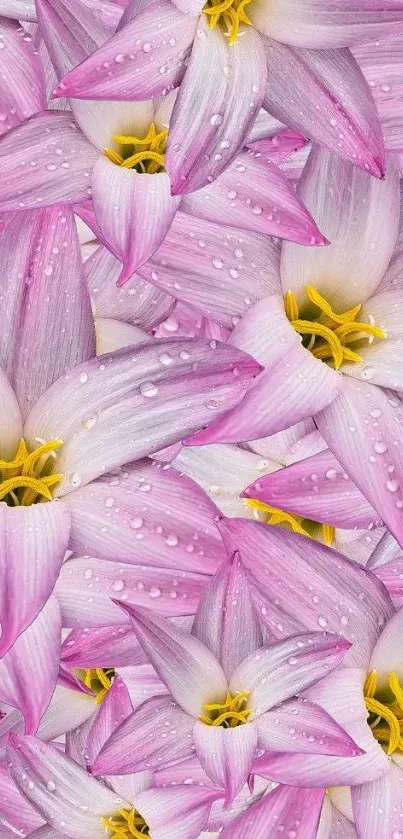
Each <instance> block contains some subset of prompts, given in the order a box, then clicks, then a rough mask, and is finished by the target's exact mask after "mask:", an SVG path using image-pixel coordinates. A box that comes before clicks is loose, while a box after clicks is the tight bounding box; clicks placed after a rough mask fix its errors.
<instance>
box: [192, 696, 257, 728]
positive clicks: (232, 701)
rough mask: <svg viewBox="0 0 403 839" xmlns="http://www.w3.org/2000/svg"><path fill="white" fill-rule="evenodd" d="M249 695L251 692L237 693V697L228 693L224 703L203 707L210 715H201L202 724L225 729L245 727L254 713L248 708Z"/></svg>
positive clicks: (214, 703)
mask: <svg viewBox="0 0 403 839" xmlns="http://www.w3.org/2000/svg"><path fill="white" fill-rule="evenodd" d="M249 693H250V691H249V690H244V691H242V693H236V694H235V696H232V694H231V693H230V692H229V691H227V695H226V697H225V701H224V702H213V703H212V704H209V705H203V711H207V712H208V713H207V714H201V715H200V717H199V720H200V722H204V723H205V724H206V725H213V726H214V727H218V726H222V727H223V728H236V727H237V726H238V725H244V724H245V723H246V722H248V717H249V716H250V714H251V713H252V710H251V708H248V707H247V701H248V696H249Z"/></svg>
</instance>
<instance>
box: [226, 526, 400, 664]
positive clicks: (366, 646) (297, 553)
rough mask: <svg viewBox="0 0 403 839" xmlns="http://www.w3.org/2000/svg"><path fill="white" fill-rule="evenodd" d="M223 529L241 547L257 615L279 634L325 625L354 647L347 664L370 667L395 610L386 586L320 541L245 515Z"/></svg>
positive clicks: (229, 543) (231, 544)
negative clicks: (385, 626) (377, 641)
mask: <svg viewBox="0 0 403 839" xmlns="http://www.w3.org/2000/svg"><path fill="white" fill-rule="evenodd" d="M220 532H221V534H222V536H223V539H224V543H225V546H226V548H227V551H228V552H229V554H231V553H232V552H233V551H236V550H238V551H239V553H240V555H241V559H242V562H243V564H244V566H245V568H246V570H247V572H248V581H249V584H250V585H251V587H252V591H253V595H254V599H255V604H256V605H257V606H258V608H259V615H261V619H262V620H263V622H264V623H265V624H266V625H267V627H268V629H269V631H270V632H271V633H272V635H273V636H274V637H275V638H279V637H280V638H281V637H284V636H287V635H293V634H294V635H295V634H296V633H298V632H300V631H303V630H304V629H311V630H317V629H318V628H322V629H323V628H326V629H327V630H328V631H330V632H335V633H336V634H343V636H344V637H346V638H348V640H349V641H351V642H352V644H353V646H352V648H351V650H350V651H349V652H348V653H347V655H346V657H345V663H346V662H347V661H348V662H352V661H354V662H358V663H359V666H360V667H361V666H362V667H366V666H367V664H368V663H369V659H370V655H371V652H372V649H373V647H374V645H375V643H376V640H377V638H378V636H379V630H380V627H382V626H383V625H384V624H385V623H386V621H387V620H389V618H390V617H391V615H392V614H393V608H392V605H391V602H390V600H389V597H388V596H387V593H386V591H385V589H384V588H383V586H382V585H381V584H380V583H379V582H378V580H376V578H375V577H374V576H373V575H372V574H369V573H368V572H367V571H365V570H364V569H362V568H360V567H359V566H358V565H357V564H356V563H354V562H350V561H349V560H347V559H344V557H342V556H341V555H340V554H338V553H336V552H335V551H332V550H330V548H326V547H325V546H324V545H321V544H320V543H319V542H316V541H314V540H311V541H309V542H307V540H306V538H305V537H304V536H300V535H299V534H297V533H291V532H290V531H288V530H283V529H282V530H278V529H277V528H275V527H270V526H269V525H267V524H262V523H260V522H252V521H248V520H246V519H226V520H224V521H222V522H221V523H220Z"/></svg>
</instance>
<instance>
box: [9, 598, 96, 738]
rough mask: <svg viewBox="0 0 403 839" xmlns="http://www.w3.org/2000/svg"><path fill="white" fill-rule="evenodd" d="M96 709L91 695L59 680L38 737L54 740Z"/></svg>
mask: <svg viewBox="0 0 403 839" xmlns="http://www.w3.org/2000/svg"><path fill="white" fill-rule="evenodd" d="M45 608H46V607H45ZM37 620H38V619H37ZM27 631H29V630H27ZM17 643H18V642H17ZM96 710H97V706H96V704H95V699H94V697H93V696H90V695H89V694H88V693H84V692H83V691H81V690H72V689H71V688H68V687H65V686H64V685H63V684H61V683H60V682H59V683H58V684H57V685H56V687H55V690H54V692H53V696H52V699H51V701H50V704H49V706H48V708H47V709H46V711H45V713H44V714H43V716H42V719H41V722H40V725H39V728H38V737H40V738H41V739H42V740H56V739H57V738H58V737H61V736H63V735H64V734H68V732H69V731H71V730H72V729H75V728H78V727H80V726H82V725H83V724H84V723H85V722H86V721H87V720H88V719H90V717H92V716H93V714H94V713H95V711H96Z"/></svg>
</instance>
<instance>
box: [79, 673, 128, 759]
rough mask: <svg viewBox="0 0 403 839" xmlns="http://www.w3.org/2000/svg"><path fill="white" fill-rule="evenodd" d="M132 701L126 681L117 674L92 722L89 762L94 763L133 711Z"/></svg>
mask: <svg viewBox="0 0 403 839" xmlns="http://www.w3.org/2000/svg"><path fill="white" fill-rule="evenodd" d="M132 711H133V708H132V703H131V701H130V696H129V692H128V690H127V687H126V685H125V683H124V682H123V681H122V679H121V678H120V676H119V675H118V674H115V677H114V679H113V683H112V687H111V689H110V690H109V691H108V693H107V694H106V696H105V698H104V700H103V702H102V704H101V707H100V708H99V710H98V713H97V714H96V715H95V718H94V720H93V722H92V725H91V728H90V730H89V732H88V737H87V740H86V744H85V746H86V752H87V754H88V758H87V759H88V763H90V764H91V763H92V762H93V761H94V760H95V759H96V758H97V756H98V754H99V752H100V751H101V749H102V747H103V746H104V744H105V743H106V742H108V740H109V738H110V737H111V736H113V734H114V732H115V731H116V729H117V728H118V727H119V726H120V725H121V724H124V721H125V720H126V719H127V717H129V716H130V714H131V713H132Z"/></svg>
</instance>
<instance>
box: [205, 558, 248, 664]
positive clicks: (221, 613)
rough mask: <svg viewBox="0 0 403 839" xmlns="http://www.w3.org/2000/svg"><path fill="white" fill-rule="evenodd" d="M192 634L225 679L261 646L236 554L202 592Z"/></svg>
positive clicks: (245, 582)
mask: <svg viewBox="0 0 403 839" xmlns="http://www.w3.org/2000/svg"><path fill="white" fill-rule="evenodd" d="M192 635H194V636H195V637H196V638H198V639H199V641H201V642H202V643H203V644H204V645H205V646H206V647H208V648H209V650H211V652H212V653H213V654H214V655H215V657H216V658H217V660H218V661H219V662H220V664H221V665H222V668H223V670H224V672H225V674H226V676H227V678H228V679H229V678H230V677H231V675H232V673H233V672H234V670H235V669H236V667H237V666H238V664H240V663H241V661H243V659H244V658H246V656H247V655H249V653H251V652H253V651H254V650H256V649H257V648H258V647H261V646H262V643H263V637H262V630H261V628H260V623H259V619H258V616H257V613H256V612H255V608H254V605H253V602H252V599H251V595H250V592H249V587H248V583H247V580H246V576H245V572H244V570H243V567H242V565H241V563H240V560H239V557H238V556H237V555H236V554H235V556H234V557H233V558H232V560H231V561H229V562H226V563H225V564H224V565H223V566H222V567H221V568H220V570H219V571H217V572H216V574H215V575H214V577H213V579H212V581H211V583H210V584H209V585H208V586H207V588H206V590H205V592H204V594H203V595H202V599H201V601H200V604H199V607H198V610H197V612H196V615H195V619H194V622H193V626H192Z"/></svg>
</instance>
